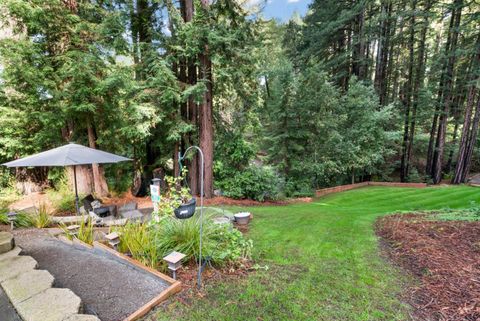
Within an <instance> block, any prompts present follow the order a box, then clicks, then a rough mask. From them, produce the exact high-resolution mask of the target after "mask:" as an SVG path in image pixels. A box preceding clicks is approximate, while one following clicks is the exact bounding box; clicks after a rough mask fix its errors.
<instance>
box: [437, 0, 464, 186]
mask: <svg viewBox="0 0 480 321" xmlns="http://www.w3.org/2000/svg"><path fill="white" fill-rule="evenodd" d="M462 1H463V0H455V3H454V8H453V13H452V16H453V18H454V19H455V22H454V29H453V32H452V40H451V48H450V51H449V52H448V53H447V55H448V63H447V70H446V75H445V87H444V90H443V110H442V113H441V115H440V119H439V124H438V131H437V141H436V144H435V147H436V148H435V152H434V155H433V163H432V180H433V183H434V184H438V183H440V181H441V180H442V165H443V155H444V151H445V135H446V131H447V119H448V115H449V112H450V104H451V100H452V84H453V72H454V67H455V61H456V53H455V51H456V49H457V40H458V34H459V26H460V19H461V16H462Z"/></svg>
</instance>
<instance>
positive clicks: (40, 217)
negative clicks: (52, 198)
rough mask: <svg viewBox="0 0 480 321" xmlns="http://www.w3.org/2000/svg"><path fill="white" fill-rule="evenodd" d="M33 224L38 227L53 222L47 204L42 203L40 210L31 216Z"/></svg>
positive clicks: (46, 225)
mask: <svg viewBox="0 0 480 321" xmlns="http://www.w3.org/2000/svg"><path fill="white" fill-rule="evenodd" d="M31 220H32V225H33V226H34V227H36V228H46V227H49V226H50V224H51V223H52V217H51V216H50V213H49V212H48V209H47V205H46V204H45V203H42V204H40V206H39V207H38V212H37V213H36V214H34V215H32V217H31Z"/></svg>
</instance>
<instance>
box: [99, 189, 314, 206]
mask: <svg viewBox="0 0 480 321" xmlns="http://www.w3.org/2000/svg"><path fill="white" fill-rule="evenodd" d="M312 201H313V198H311V197H299V198H292V199H286V200H278V201H265V202H259V201H254V200H250V199H242V200H237V199H233V198H228V197H225V196H216V197H213V198H210V199H205V200H204V205H205V206H220V205H223V206H272V205H273V206H275V205H277V206H283V205H289V204H296V203H310V202H312ZM102 202H103V203H104V204H108V205H111V204H116V205H123V204H126V203H129V202H136V203H137V205H138V208H148V207H152V206H153V205H152V201H151V199H150V197H149V196H145V197H135V196H133V195H132V194H131V193H130V192H128V193H124V194H123V195H121V196H116V197H105V198H103V199H102ZM199 203H200V200H199V199H197V205H198V204H199Z"/></svg>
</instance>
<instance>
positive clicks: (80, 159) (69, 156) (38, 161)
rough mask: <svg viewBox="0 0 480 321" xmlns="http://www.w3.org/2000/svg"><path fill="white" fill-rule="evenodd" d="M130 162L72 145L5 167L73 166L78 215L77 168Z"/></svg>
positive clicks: (19, 160)
mask: <svg viewBox="0 0 480 321" xmlns="http://www.w3.org/2000/svg"><path fill="white" fill-rule="evenodd" d="M129 160H131V159H130V158H126V157H123V156H118V155H115V154H111V153H107V152H104V151H101V150H98V149H93V148H89V147H85V146H82V145H77V144H73V143H70V144H67V145H64V146H61V147H57V148H54V149H50V150H47V151H45V152H41V153H38V154H35V155H32V156H27V157H24V158H21V159H17V160H14V161H11V162H8V163H5V164H3V165H4V166H7V167H55V166H73V179H74V183H75V207H76V209H77V213H78V212H79V208H78V191H77V172H76V166H77V165H89V164H112V163H119V162H123V161H129Z"/></svg>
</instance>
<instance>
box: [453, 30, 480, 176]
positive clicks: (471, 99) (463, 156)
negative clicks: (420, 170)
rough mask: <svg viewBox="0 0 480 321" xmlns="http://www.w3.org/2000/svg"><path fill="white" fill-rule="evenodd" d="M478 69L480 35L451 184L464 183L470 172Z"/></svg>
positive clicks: (475, 138)
mask: <svg viewBox="0 0 480 321" xmlns="http://www.w3.org/2000/svg"><path fill="white" fill-rule="evenodd" d="M479 67H480V35H479V36H478V37H477V43H476V53H475V54H474V60H473V62H472V71H471V73H470V74H471V76H470V77H469V90H468V97H467V105H466V107H465V115H464V120H463V128H462V135H461V138H460V143H459V146H458V155H457V164H456V166H455V174H454V176H453V178H452V183H453V184H460V183H464V182H465V179H466V177H467V175H468V172H469V171H470V162H471V158H472V155H473V148H474V147H475V143H476V140H477V137H476V135H477V131H478V117H479V113H480V111H479V108H480V107H479V104H480V97H479V98H478V102H477V107H476V111H475V116H474V120H473V124H472V119H471V118H472V109H473V105H474V103H475V96H476V94H477V85H476V81H478V75H475V72H476V70H478V68H479Z"/></svg>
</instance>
